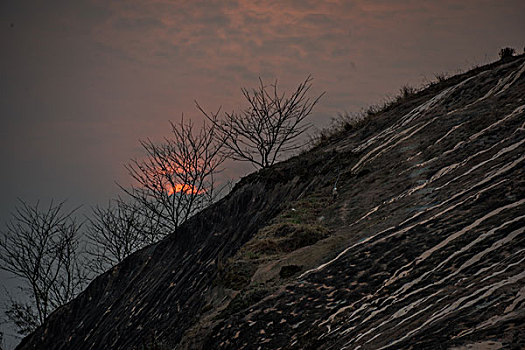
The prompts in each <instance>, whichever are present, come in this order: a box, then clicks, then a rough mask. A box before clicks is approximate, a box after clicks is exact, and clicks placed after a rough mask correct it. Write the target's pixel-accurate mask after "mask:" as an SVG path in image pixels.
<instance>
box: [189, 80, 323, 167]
mask: <svg viewBox="0 0 525 350" xmlns="http://www.w3.org/2000/svg"><path fill="white" fill-rule="evenodd" d="M312 80H313V79H312V78H311V77H310V76H309V77H307V78H306V79H305V80H304V81H303V82H302V83H300V84H299V85H298V86H297V88H296V89H295V91H293V92H292V93H291V94H290V96H288V97H287V96H286V94H284V93H282V94H281V93H279V91H278V88H277V81H276V82H275V83H274V84H272V85H270V86H265V85H264V83H263V81H262V79H259V82H260V85H259V87H258V88H257V89H253V90H251V91H250V90H248V89H246V88H243V89H242V94H243V96H244V98H245V99H246V101H247V102H248V107H247V108H246V109H245V110H243V111H242V112H241V113H236V112H231V113H225V114H224V118H223V119H220V118H219V112H217V113H209V112H206V111H204V109H203V108H202V107H201V106H200V105H199V104H198V103H197V102H196V105H197V108H198V109H199V110H200V111H201V112H202V113H203V114H204V115H205V116H206V118H207V119H208V120H209V121H210V122H211V123H212V124H213V125H214V126H215V127H216V128H217V132H216V134H217V136H218V137H219V139H220V140H221V142H222V143H224V146H225V147H224V149H225V151H226V154H227V156H228V157H231V158H232V159H234V160H240V161H249V162H251V163H252V164H254V165H255V166H257V167H261V168H265V167H268V166H270V165H272V164H274V163H275V162H276V161H277V160H278V159H279V158H280V156H282V155H283V154H284V153H287V152H289V151H293V150H296V149H298V148H300V147H301V144H299V143H298V139H299V137H300V136H301V135H302V134H303V133H304V132H305V131H306V130H307V129H308V128H309V127H310V125H309V124H307V123H305V119H306V118H307V117H308V116H309V115H310V114H311V112H312V109H313V108H314V106H315V105H316V104H317V102H318V101H319V99H320V98H321V97H322V96H323V95H324V93H323V94H321V95H319V96H318V97H316V98H311V97H308V96H307V94H308V92H309V90H310V88H311V86H312V84H311V82H312Z"/></svg>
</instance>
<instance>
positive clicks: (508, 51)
mask: <svg viewBox="0 0 525 350" xmlns="http://www.w3.org/2000/svg"><path fill="white" fill-rule="evenodd" d="M515 53H516V50H514V49H513V48H512V47H504V48H503V49H501V50H499V57H500V58H501V59H502V60H504V59H506V58H510V57H512V56H514V54H515Z"/></svg>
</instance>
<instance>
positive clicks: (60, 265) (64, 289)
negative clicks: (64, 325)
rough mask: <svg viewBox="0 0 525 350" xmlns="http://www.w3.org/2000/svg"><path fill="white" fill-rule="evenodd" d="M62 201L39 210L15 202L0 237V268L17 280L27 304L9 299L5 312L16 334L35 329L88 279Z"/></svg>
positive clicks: (74, 229) (72, 222) (75, 230)
mask: <svg viewBox="0 0 525 350" xmlns="http://www.w3.org/2000/svg"><path fill="white" fill-rule="evenodd" d="M63 206H64V202H61V203H58V204H56V205H55V204H54V203H53V202H51V203H50V205H49V207H46V208H44V209H43V210H40V208H39V203H38V202H37V203H36V204H35V205H30V204H27V203H26V202H24V201H20V205H19V206H18V207H16V209H15V212H14V213H13V215H12V219H11V221H10V222H9V223H8V224H7V227H6V231H5V232H3V233H2V237H1V239H0V261H1V262H2V264H1V265H0V268H1V269H2V270H4V271H7V272H10V273H12V274H13V275H15V276H17V277H19V278H20V279H21V281H22V282H23V285H22V286H21V290H22V292H23V293H24V294H25V295H26V297H28V301H22V302H20V301H17V300H14V299H11V301H10V305H9V306H8V310H7V312H6V316H7V318H8V319H9V320H10V321H11V322H14V323H15V325H16V326H17V328H18V331H19V333H20V334H27V333H29V332H31V331H32V330H34V329H35V328H36V327H37V326H39V325H41V324H42V323H43V322H44V320H45V319H46V317H47V316H48V315H49V314H50V313H51V312H52V311H53V310H54V309H56V308H57V307H59V306H61V305H64V304H65V303H67V302H69V301H70V300H71V299H73V298H74V297H75V296H76V295H77V294H78V293H79V292H80V291H81V290H82V289H83V287H84V286H85V284H86V283H87V281H88V276H87V274H86V271H85V270H84V269H83V268H82V263H83V261H82V253H81V250H80V243H79V240H78V233H79V229H80V226H81V224H79V223H77V222H76V220H75V219H74V217H73V213H74V211H75V210H72V211H64V208H63Z"/></svg>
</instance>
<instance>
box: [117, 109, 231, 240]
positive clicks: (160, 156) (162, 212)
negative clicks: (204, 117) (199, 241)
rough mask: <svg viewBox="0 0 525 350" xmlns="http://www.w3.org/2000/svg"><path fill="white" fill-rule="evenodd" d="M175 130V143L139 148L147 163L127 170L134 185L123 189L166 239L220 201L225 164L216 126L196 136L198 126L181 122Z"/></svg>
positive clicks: (170, 140)
mask: <svg viewBox="0 0 525 350" xmlns="http://www.w3.org/2000/svg"><path fill="white" fill-rule="evenodd" d="M171 126H172V137H171V138H166V139H165V140H164V142H163V143H162V144H155V143H153V142H152V141H150V140H148V141H145V142H141V145H142V147H143V149H144V150H145V151H146V158H145V159H143V160H132V161H131V162H130V163H129V164H128V165H127V166H126V169H127V170H128V172H129V174H130V175H131V177H132V178H133V179H134V180H135V182H136V185H135V186H134V187H132V188H131V189H126V188H123V187H122V186H121V188H122V189H123V190H124V191H125V192H126V193H127V194H129V195H130V196H131V197H132V199H133V200H135V201H136V202H137V203H139V204H140V206H141V207H142V208H144V209H145V211H146V212H145V213H144V215H149V217H150V218H151V219H153V218H154V219H155V220H157V222H158V223H159V224H160V226H161V231H162V232H164V233H165V234H167V233H170V232H173V231H176V230H177V228H178V226H179V225H180V224H181V223H182V222H184V221H185V220H187V219H188V218H189V217H190V216H192V215H193V214H195V213H196V212H197V211H199V210H201V209H202V208H204V207H206V206H207V205H209V204H210V203H211V202H213V201H214V200H215V199H216V197H217V194H218V192H217V188H216V184H215V175H216V174H217V172H218V171H219V167H220V165H221V164H222V163H223V161H224V160H225V156H224V154H223V153H222V152H220V151H221V147H222V143H221V142H218V141H217V140H218V138H217V137H216V134H215V133H216V131H217V128H216V126H215V125H214V124H212V125H207V124H204V125H203V126H202V128H200V130H199V131H198V132H194V124H193V123H192V122H191V121H189V122H185V121H184V118H182V119H181V121H180V122H179V123H177V124H173V123H171Z"/></svg>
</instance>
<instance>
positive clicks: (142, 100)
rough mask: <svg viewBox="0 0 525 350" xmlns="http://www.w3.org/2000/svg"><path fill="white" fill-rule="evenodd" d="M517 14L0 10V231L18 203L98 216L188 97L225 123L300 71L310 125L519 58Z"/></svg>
mask: <svg viewBox="0 0 525 350" xmlns="http://www.w3.org/2000/svg"><path fill="white" fill-rule="evenodd" d="M524 13H525V2H524V1H523V0H461V1H460V0H440V1H429V0H399V1H395V0H375V1H374V0H366V1H365V0H346V1H345V0H332V1H318V0H313V1H311V0H289V1H283V0H281V1H258V0H255V1H245V0H231V1H230V0H228V1H216V0H209V1H200V0H195V1H182V0H181V1H179V0H174V1H168V0H127V1H108V0H75V1H62V0H53V1H49V0H47V1H38V0H35V1H25V0H2V1H1V2H0V118H1V124H0V125H1V127H0V159H1V160H2V167H1V171H0V193H1V196H0V224H2V223H3V222H5V220H7V218H8V216H9V213H10V212H11V211H12V210H13V209H14V206H15V205H16V203H17V198H22V199H24V200H27V201H30V202H34V201H35V200H37V199H41V200H42V201H48V200H49V199H51V198H55V199H56V200H64V199H67V200H68V203H70V205H72V206H77V205H84V206H85V207H86V208H89V207H90V206H93V205H95V204H102V205H104V204H105V203H107V201H108V200H109V199H110V198H113V197H115V195H117V194H118V193H119V190H118V187H117V186H116V185H115V182H116V181H117V182H119V183H122V184H127V183H128V181H129V177H128V176H127V173H126V170H125V169H124V167H123V165H124V164H125V163H127V162H128V161H129V160H130V159H131V158H135V157H140V156H141V155H142V152H141V149H140V145H139V140H144V139H146V138H151V139H152V140H154V141H155V140H159V141H160V140H162V138H164V137H168V136H169V134H170V125H169V120H172V121H177V120H178V119H179V118H180V117H181V115H182V113H184V116H185V118H191V119H192V120H194V121H195V122H196V123H197V124H198V123H201V122H202V120H203V117H202V115H201V114H200V113H199V112H198V111H197V110H196V109H195V102H194V101H195V100H197V101H198V102H199V104H200V105H201V106H203V107H204V108H205V109H207V110H210V111H215V110H217V109H218V108H219V107H222V110H225V111H231V110H233V109H238V108H240V107H242V106H244V105H243V100H242V95H241V90H240V89H241V88H242V87H247V88H251V87H256V86H257V84H258V78H259V77H261V78H262V79H263V80H264V81H267V82H272V81H273V80H275V79H277V80H278V82H279V84H280V86H281V87H282V88H283V90H287V89H290V88H293V87H294V86H296V85H297V84H298V83H299V82H301V81H302V80H304V79H305V78H306V77H307V76H308V75H311V76H312V77H313V78H314V81H313V87H312V95H315V94H320V93H321V92H324V91H325V92H326V95H325V96H323V98H322V99H321V100H320V102H319V104H318V105H317V106H316V109H315V110H314V113H313V115H312V116H311V122H312V123H313V124H314V125H315V126H316V127H318V128H322V127H325V126H327V125H328V124H329V123H330V120H331V118H332V117H335V116H336V115H337V114H338V113H341V112H344V111H346V112H350V113H354V112H359V111H360V110H362V109H363V108H366V107H367V106H369V105H371V104H377V103H381V102H382V101H384V100H385V99H386V98H388V97H391V96H393V95H395V94H396V93H397V92H398V90H399V89H400V88H401V87H402V86H403V85H407V84H408V85H412V86H416V87H417V86H421V85H423V84H425V83H428V82H429V81H431V80H433V79H434V77H435V75H436V74H440V73H448V74H455V73H457V72H458V71H460V70H467V69H469V68H471V67H473V66H475V65H481V64H485V63H488V62H491V61H494V60H496V59H497V58H498V51H499V49H500V48H502V47H505V46H511V47H514V48H516V50H517V52H519V53H521V52H523V47H524V45H525V37H524V36H523V33H525V21H523V14H524ZM248 170H250V168H246V167H240V166H237V165H232V166H231V167H229V168H228V169H226V171H225V174H227V175H228V176H230V177H232V178H235V177H238V176H241V175H244V174H245V173H246V171H248Z"/></svg>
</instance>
